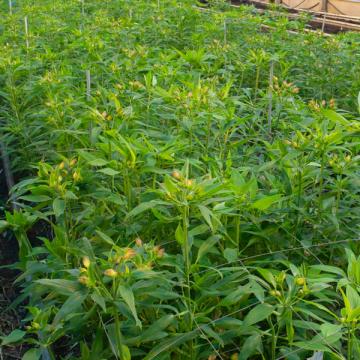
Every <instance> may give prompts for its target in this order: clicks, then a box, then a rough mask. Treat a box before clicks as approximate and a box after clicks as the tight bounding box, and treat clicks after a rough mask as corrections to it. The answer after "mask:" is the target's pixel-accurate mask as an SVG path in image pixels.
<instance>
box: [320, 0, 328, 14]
mask: <svg viewBox="0 0 360 360" xmlns="http://www.w3.org/2000/svg"><path fill="white" fill-rule="evenodd" d="M321 11H324V12H327V11H328V0H321Z"/></svg>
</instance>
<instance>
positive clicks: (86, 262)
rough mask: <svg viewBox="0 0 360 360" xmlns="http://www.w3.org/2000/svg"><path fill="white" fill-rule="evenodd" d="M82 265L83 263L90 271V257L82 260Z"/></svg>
mask: <svg viewBox="0 0 360 360" xmlns="http://www.w3.org/2000/svg"><path fill="white" fill-rule="evenodd" d="M82 263H83V265H84V267H85V268H86V269H88V268H89V266H90V259H89V257H88V256H84V257H83V258H82Z"/></svg>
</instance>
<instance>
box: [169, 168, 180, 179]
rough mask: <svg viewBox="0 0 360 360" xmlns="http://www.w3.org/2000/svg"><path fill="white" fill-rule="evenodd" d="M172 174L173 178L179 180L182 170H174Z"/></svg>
mask: <svg viewBox="0 0 360 360" xmlns="http://www.w3.org/2000/svg"><path fill="white" fill-rule="evenodd" d="M171 176H172V177H173V178H175V179H177V180H179V179H180V178H181V174H180V172H179V171H177V170H174V171H173V172H172V174H171Z"/></svg>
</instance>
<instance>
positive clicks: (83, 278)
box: [78, 256, 91, 286]
mask: <svg viewBox="0 0 360 360" xmlns="http://www.w3.org/2000/svg"><path fill="white" fill-rule="evenodd" d="M81 263H82V266H83V267H82V268H80V273H81V274H82V275H80V276H79V278H78V281H79V283H80V284H82V285H85V286H88V285H89V284H90V279H89V277H88V274H87V273H88V270H89V269H90V266H91V261H90V258H89V257H88V256H84V257H83V258H82V259H81Z"/></svg>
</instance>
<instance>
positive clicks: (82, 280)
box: [78, 275, 89, 285]
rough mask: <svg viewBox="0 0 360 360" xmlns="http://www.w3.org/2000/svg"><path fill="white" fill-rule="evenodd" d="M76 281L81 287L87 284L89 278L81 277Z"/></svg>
mask: <svg viewBox="0 0 360 360" xmlns="http://www.w3.org/2000/svg"><path fill="white" fill-rule="evenodd" d="M78 281H79V283H80V284H82V285H87V284H88V283H89V278H88V277H87V276H85V275H82V276H80V277H79V279H78Z"/></svg>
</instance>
